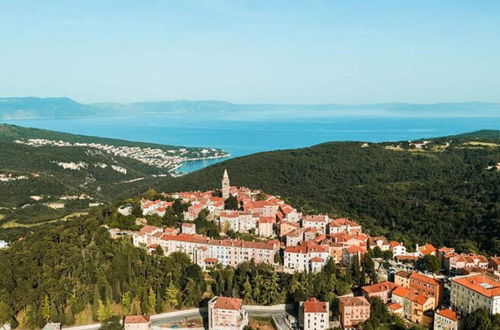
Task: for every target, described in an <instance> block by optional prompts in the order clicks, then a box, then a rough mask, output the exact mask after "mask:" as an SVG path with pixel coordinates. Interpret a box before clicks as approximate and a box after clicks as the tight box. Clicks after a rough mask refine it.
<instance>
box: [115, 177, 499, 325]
mask: <svg viewBox="0 0 500 330" xmlns="http://www.w3.org/2000/svg"><path fill="white" fill-rule="evenodd" d="M160 196H161V198H159V199H147V198H142V199H141V200H140V216H139V217H137V218H136V224H135V225H136V226H138V227H140V229H139V230H137V231H127V230H120V229H116V228H110V229H109V230H110V232H111V235H112V237H115V238H121V237H123V236H127V235H130V236H132V241H133V244H134V245H135V246H137V247H141V248H144V249H146V250H147V251H148V252H149V253H160V254H164V255H167V256H168V255H171V254H173V253H177V252H182V253H184V254H185V255H187V256H188V257H189V258H190V260H191V261H192V262H193V263H195V264H197V265H199V266H200V267H201V268H202V269H203V270H205V271H209V270H211V269H214V268H216V267H228V266H229V267H237V266H238V265H241V264H242V263H245V262H253V263H255V264H267V265H272V267H274V268H275V269H276V270H277V271H280V272H286V273H290V274H297V273H321V272H323V271H324V269H325V267H328V265H329V264H332V263H333V264H335V265H337V267H342V268H345V269H354V270H355V271H356V269H357V270H358V272H359V269H360V268H363V269H364V268H366V267H370V268H371V269H372V271H371V273H367V277H368V278H369V279H368V280H367V278H366V277H365V275H361V277H363V279H362V280H360V281H359V282H358V283H360V284H362V285H360V286H359V287H356V286H354V287H353V288H352V291H351V292H350V293H347V294H345V295H342V296H339V297H338V298H337V299H338V307H336V309H335V310H333V311H331V306H329V304H330V302H328V301H319V300H317V299H316V298H311V299H309V300H308V301H304V302H303V303H301V304H300V308H299V311H300V313H299V320H298V323H299V324H300V326H301V327H302V328H303V329H329V328H330V327H333V326H341V327H342V328H344V329H352V328H356V327H358V326H360V325H362V324H364V323H365V322H368V321H369V320H370V310H371V308H372V309H373V306H371V304H373V301H374V300H373V299H374V298H378V299H380V300H381V301H382V302H383V304H385V306H386V309H387V311H388V312H389V313H391V314H392V315H394V316H397V317H399V318H401V319H403V320H405V322H407V323H408V324H419V325H422V326H425V327H432V326H433V327H434V329H457V328H458V327H459V325H460V322H461V321H462V319H463V318H464V317H465V316H466V315H467V314H469V313H471V312H473V311H475V310H477V309H479V308H485V309H486V310H487V311H488V313H490V314H498V313H500V258H499V257H493V256H492V257H489V258H488V257H487V256H484V255H479V254H475V253H458V252H457V251H455V249H454V248H453V247H435V246H433V245H432V244H430V243H427V242H422V243H423V244H422V245H417V246H416V247H415V248H413V247H410V246H405V245H404V243H403V242H397V241H389V240H388V239H386V238H385V237H382V236H371V235H370V234H369V233H365V232H363V228H362V226H361V225H360V224H358V223H357V222H356V221H355V220H353V219H347V218H330V216H328V215H327V214H315V215H305V214H302V213H301V212H300V211H298V210H297V209H296V208H294V207H293V206H292V205H289V204H288V203H287V202H285V201H284V200H283V199H281V198H280V197H279V196H272V195H269V194H266V193H264V192H262V191H260V190H251V189H248V188H245V187H236V186H231V185H230V180H229V175H228V172H227V171H225V172H224V174H223V178H222V181H221V188H220V190H212V191H204V192H200V191H191V192H178V193H173V194H161V195H160ZM174 204H177V205H183V206H184V210H183V211H182V219H181V221H179V222H178V223H177V225H176V226H154V225H150V224H148V220H147V219H146V218H148V217H154V216H157V217H165V214H166V213H167V212H169V210H171V209H172V208H173V207H175V206H174ZM134 207H137V206H134V205H132V204H124V205H122V206H120V208H118V210H117V212H118V213H120V214H121V215H123V216H131V215H132V214H133V212H134ZM135 213H136V214H137V213H138V212H137V211H135ZM200 217H202V218H203V219H204V220H206V221H207V222H210V223H212V224H213V225H215V226H214V227H215V228H217V229H218V232H217V233H215V234H214V233H213V232H212V233H211V234H210V235H208V236H207V233H206V231H203V232H204V233H205V234H200V233H201V231H200V228H197V226H196V221H195V220H196V219H199V218H200ZM209 236H212V237H209ZM214 236H217V237H214ZM362 274H364V273H363V272H362ZM213 301H214V303H212V304H211V305H210V304H209V307H210V306H211V307H210V308H211V310H210V315H211V319H210V321H209V322H210V324H211V325H212V324H213V322H215V325H212V326H211V327H210V328H211V329H223V328H224V327H222V326H221V325H219V326H217V325H216V324H217V319H218V316H216V315H217V313H222V314H224V313H225V312H227V310H231V311H233V312H234V313H233V314H234V315H233V316H231V317H225V318H224V322H225V323H224V324H226V325H227V324H230V325H228V326H230V327H229V328H227V329H242V328H243V327H244V326H246V325H247V324H248V316H247V315H246V314H245V311H244V310H243V309H242V307H241V306H242V300H241V299H240V298H239V297H222V296H219V297H215V298H214V299H213ZM218 306H219V308H220V309H221V310H222V311H219V312H217V307H218ZM220 306H222V307H220ZM224 306H225V307H224ZM228 306H229V307H228ZM213 308H215V310H212V309H213ZM330 311H331V312H332V315H338V322H335V321H333V320H336V319H337V318H336V317H334V318H332V315H331V314H330ZM212 318H213V320H212ZM290 326H293V324H291V325H290ZM224 329H226V328H224Z"/></svg>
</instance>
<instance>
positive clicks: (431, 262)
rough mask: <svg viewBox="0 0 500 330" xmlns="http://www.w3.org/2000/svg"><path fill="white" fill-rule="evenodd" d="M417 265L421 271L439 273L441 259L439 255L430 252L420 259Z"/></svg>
mask: <svg viewBox="0 0 500 330" xmlns="http://www.w3.org/2000/svg"><path fill="white" fill-rule="evenodd" d="M415 267H416V268H417V269H418V270H420V271H427V272H431V273H438V272H439V270H440V269H441V261H440V260H439V258H438V257H436V256H433V255H430V254H428V255H425V256H424V257H423V258H420V259H418V260H417V262H416V263H415Z"/></svg>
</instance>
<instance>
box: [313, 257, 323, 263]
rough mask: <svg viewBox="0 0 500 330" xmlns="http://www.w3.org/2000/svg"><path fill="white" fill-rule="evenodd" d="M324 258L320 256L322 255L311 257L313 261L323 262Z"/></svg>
mask: <svg viewBox="0 0 500 330" xmlns="http://www.w3.org/2000/svg"><path fill="white" fill-rule="evenodd" d="M323 261H324V260H323V258H320V257H314V258H312V259H311V262H323Z"/></svg>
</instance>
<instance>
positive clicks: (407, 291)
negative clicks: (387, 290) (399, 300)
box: [392, 286, 411, 298]
mask: <svg viewBox="0 0 500 330" xmlns="http://www.w3.org/2000/svg"><path fill="white" fill-rule="evenodd" d="M410 293H411V291H410V289H407V288H404V287H402V286H398V287H397V288H396V289H394V291H392V295H393V296H399V297H403V298H405V297H406V296H408V295H409V294H410Z"/></svg>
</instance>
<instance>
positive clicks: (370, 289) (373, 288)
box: [361, 281, 398, 293]
mask: <svg viewBox="0 0 500 330" xmlns="http://www.w3.org/2000/svg"><path fill="white" fill-rule="evenodd" d="M397 287H398V286H397V285H396V284H394V283H392V282H389V281H385V282H380V283H375V284H372V285H365V286H364V287H362V288H361V289H362V290H363V291H365V292H366V293H376V292H383V291H389V290H393V289H395V288H397Z"/></svg>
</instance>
